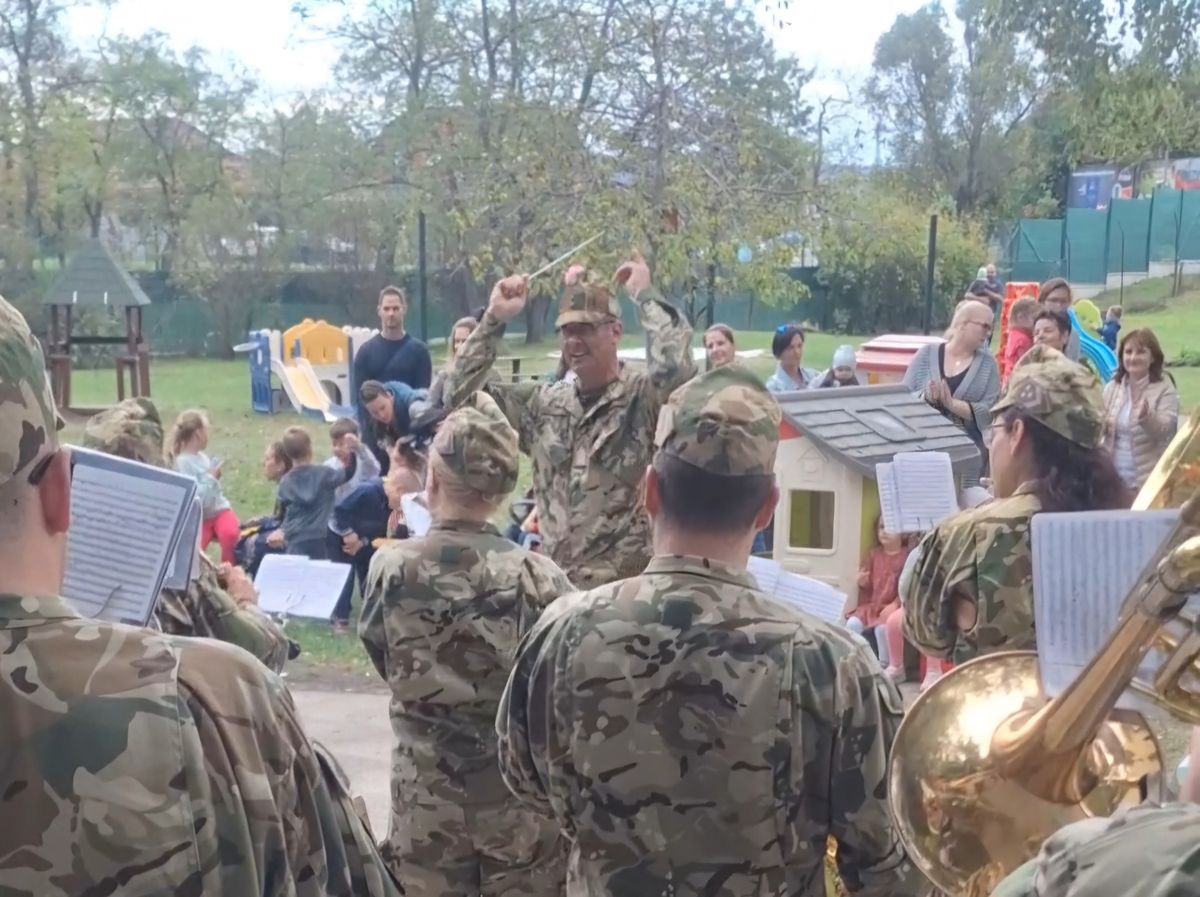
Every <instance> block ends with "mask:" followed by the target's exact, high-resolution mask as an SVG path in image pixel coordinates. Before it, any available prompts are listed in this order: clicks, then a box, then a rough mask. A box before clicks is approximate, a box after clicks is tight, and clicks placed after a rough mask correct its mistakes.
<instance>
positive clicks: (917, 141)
mask: <svg viewBox="0 0 1200 897" xmlns="http://www.w3.org/2000/svg"><path fill="white" fill-rule="evenodd" d="M985 11H986V10H985V7H983V6H982V4H981V3H979V2H977V0H962V2H960V3H959V5H958V10H957V12H958V17H959V19H960V21H961V22H962V47H963V49H962V52H961V53H960V52H959V50H958V49H957V47H956V44H955V39H954V37H953V36H952V35H951V33H950V25H949V22H948V20H947V17H946V14H945V12H944V10H943V8H942V6H941V4H939V3H931V4H929V5H927V6H924V7H922V8H921V9H919V10H917V11H916V12H915V13H912V14H911V15H900V16H897V18H896V21H895V23H894V24H893V26H892V28H891V29H890V30H889V31H887V32H886V33H885V34H883V35H882V36H881V37H880V38H879V41H878V43H877V44H876V47H875V60H874V73H873V76H872V78H871V80H870V82H869V84H868V88H867V99H868V101H869V102H870V103H871V105H872V106H873V107H874V108H875V110H876V112H877V114H878V115H879V116H880V118H881V119H882V120H883V121H884V122H885V124H886V125H887V127H888V129H889V130H890V132H891V134H892V146H893V152H894V154H895V157H896V159H897V161H898V162H899V163H900V164H901V165H902V166H903V167H905V168H906V169H907V170H908V171H909V172H910V173H911V174H912V175H913V179H914V183H922V182H925V183H927V182H928V181H929V180H930V179H932V180H933V181H934V182H935V183H937V184H939V185H940V186H941V187H943V188H944V189H945V191H946V192H947V193H949V194H950V195H952V196H953V197H954V199H955V203H956V207H957V210H958V211H959V212H961V213H970V212H973V211H974V210H975V209H976V208H977V207H978V206H979V205H980V203H981V202H985V201H994V199H995V196H996V194H997V193H998V192H999V191H1002V190H1003V189H1004V187H1005V184H1006V183H1007V180H1008V177H1009V175H1010V173H1011V170H1012V168H1013V166H1014V164H1015V163H1014V160H1013V159H1012V156H1011V153H1009V152H1008V146H1009V143H1010V142H1011V140H1012V139H1013V134H1014V132H1015V131H1016V129H1017V128H1018V126H1019V125H1020V124H1021V123H1022V122H1023V121H1024V120H1025V119H1026V117H1027V116H1028V115H1029V114H1030V112H1031V111H1032V110H1033V108H1034V104H1035V102H1036V100H1037V98H1038V96H1039V90H1040V82H1039V79H1038V77H1037V73H1036V72H1034V70H1033V69H1031V68H1030V67H1029V66H1028V65H1026V64H1025V63H1024V62H1023V61H1022V59H1021V57H1020V54H1019V53H1018V46H1017V42H1016V39H1015V38H1014V37H1012V36H1011V35H1006V34H1003V33H998V32H991V31H989V30H988V29H987V27H986V25H987V19H986V16H985Z"/></svg>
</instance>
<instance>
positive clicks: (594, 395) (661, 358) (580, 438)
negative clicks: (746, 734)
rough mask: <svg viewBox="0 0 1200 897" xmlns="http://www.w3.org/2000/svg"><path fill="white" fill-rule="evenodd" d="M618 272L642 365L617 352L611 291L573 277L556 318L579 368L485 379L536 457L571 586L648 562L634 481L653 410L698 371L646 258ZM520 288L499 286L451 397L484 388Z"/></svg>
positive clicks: (554, 552)
mask: <svg viewBox="0 0 1200 897" xmlns="http://www.w3.org/2000/svg"><path fill="white" fill-rule="evenodd" d="M616 280H617V283H618V284H619V285H623V287H624V289H625V291H626V292H627V293H628V295H629V296H630V297H632V298H633V300H634V302H635V304H636V306H637V311H638V316H639V318H640V319H641V323H642V327H643V328H644V329H645V331H646V343H647V349H646V355H647V357H646V363H645V364H644V365H625V364H622V363H621V361H620V360H619V359H618V357H617V349H618V348H619V345H620V341H621V335H622V333H623V329H622V325H621V306H620V303H619V301H618V300H617V297H616V295H615V294H614V292H613V290H612V289H611V288H610V287H609V286H608V285H605V284H598V283H590V282H587V281H586V280H576V281H575V282H574V283H572V284H571V285H569V286H568V287H567V289H566V291H565V292H564V293H563V296H562V301H561V304H560V305H559V311H558V318H557V319H556V321H555V327H556V328H558V332H559V340H560V342H561V345H562V350H563V357H564V359H565V361H566V365H567V367H568V368H569V370H570V372H572V373H573V374H574V375H575V376H574V377H571V378H569V379H564V380H559V381H558V382H555V383H534V382H530V383H515V384H496V385H491V386H487V390H488V392H489V393H490V394H491V395H492V396H493V397H494V398H495V399H496V401H497V402H498V403H499V405H500V408H501V409H502V410H503V411H504V414H505V416H506V417H507V418H508V420H509V422H510V423H511V424H512V425H513V427H514V428H515V429H516V431H517V433H518V435H519V436H520V445H521V450H522V451H524V452H526V453H528V454H529V455H530V457H532V459H533V497H534V500H535V501H536V503H537V511H538V525H539V527H540V529H541V533H542V537H543V539H544V545H545V549H546V552H547V553H548V554H549V555H550V557H552V558H553V559H554V562H555V563H557V564H558V565H559V566H560V567H561V568H562V569H563V570H564V571H566V573H567V575H568V576H570V577H571V581H572V582H573V583H575V585H576V586H578V587H579V588H591V587H593V586H597V585H602V584H603V583H606V582H612V581H613V580H616V579H621V578H624V577H627V576H632V575H634V574H637V573H641V572H642V569H643V568H644V567H645V566H646V562H647V561H648V560H649V559H650V532H649V521H648V519H647V518H646V514H645V511H644V509H643V508H642V506H641V502H640V501H639V496H638V490H639V488H640V485H641V480H642V474H643V472H644V471H645V469H646V465H647V464H648V463H649V462H650V456H651V454H652V453H653V436H654V425H655V423H656V422H657V420H658V410H659V408H661V407H662V403H663V401H664V400H665V399H666V397H667V396H668V395H669V394H670V392H671V390H672V389H674V388H675V387H676V386H678V385H679V384H680V383H683V382H684V381H685V380H688V379H690V378H691V377H692V376H693V375H694V374H695V372H696V366H695V364H694V362H693V361H692V348H691V345H692V328H691V326H690V325H689V324H688V323H687V320H686V319H685V318H684V317H683V316H682V315H681V314H680V313H679V311H678V310H677V309H675V308H673V307H672V306H671V305H670V304H668V303H667V302H666V301H665V300H664V299H663V298H662V296H661V295H659V293H658V291H657V290H655V289H654V288H653V287H652V286H651V284H650V270H649V268H647V267H646V264H645V262H644V261H642V260H641V258H640V257H636V258H635V259H634V260H633V261H631V262H627V263H626V264H624V265H622V266H621V267H620V269H618V271H617V277H616ZM528 289H529V285H528V282H527V279H526V278H524V277H508V278H505V279H504V280H501V281H500V282H499V283H497V284H496V287H495V289H493V291H492V296H491V301H490V304H489V306H488V309H487V311H486V312H485V313H484V316H483V320H482V321H481V322H480V324H479V326H478V327H477V328H476V329H475V332H474V333H472V334H471V336H470V337H468V339H467V341H466V342H465V343H464V344H463V345H462V347H461V348H460V349H459V352H458V355H457V356H456V358H455V360H454V367H453V370H452V372H451V374H450V377H449V380H450V385H451V388H450V390H449V404H451V405H452V406H456V405H458V404H459V403H461V402H462V401H463V399H465V398H466V396H468V395H470V394H471V393H472V392H473V391H475V390H477V389H481V388H484V386H485V378H486V377H487V376H488V372H489V371H490V370H491V367H492V363H493V362H494V361H495V360H496V353H497V352H498V351H499V348H500V345H501V337H502V336H503V334H504V327H505V325H506V324H507V323H508V322H509V321H511V320H512V319H513V318H515V317H516V316H517V315H518V314H520V312H521V310H522V309H523V308H524V306H525V298H526V295H527V292H528Z"/></svg>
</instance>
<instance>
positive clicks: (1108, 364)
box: [1067, 308, 1117, 383]
mask: <svg viewBox="0 0 1200 897" xmlns="http://www.w3.org/2000/svg"><path fill="white" fill-rule="evenodd" d="M1067 314H1069V315H1070V316H1071V325H1072V326H1073V327H1074V328H1075V332H1076V333H1078V334H1079V354H1080V355H1082V356H1083V357H1084V358H1086V359H1087V360H1088V361H1089V362H1091V365H1092V368H1093V369H1094V370H1095V371H1096V373H1097V374H1098V375H1099V377H1100V379H1101V380H1103V381H1104V382H1105V383H1107V382H1108V381H1109V380H1111V379H1112V378H1113V376H1114V375H1115V374H1116V373H1117V354H1116V353H1115V352H1113V350H1112V349H1110V348H1108V346H1106V345H1105V344H1104V341H1103V340H1101V339H1100V338H1099V337H1098V336H1096V335H1095V334H1092V333H1088V331H1087V328H1085V327H1084V326H1083V325H1082V324H1080V323H1079V318H1078V317H1076V315H1075V309H1073V308H1072V309H1069V310H1068V312H1067Z"/></svg>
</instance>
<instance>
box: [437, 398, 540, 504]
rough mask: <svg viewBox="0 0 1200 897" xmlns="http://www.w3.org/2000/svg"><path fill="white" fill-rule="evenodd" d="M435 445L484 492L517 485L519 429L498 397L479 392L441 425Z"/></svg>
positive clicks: (464, 477) (500, 492)
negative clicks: (513, 426)
mask: <svg viewBox="0 0 1200 897" xmlns="http://www.w3.org/2000/svg"><path fill="white" fill-rule="evenodd" d="M433 449H434V451H436V452H437V453H438V455H439V456H440V457H441V459H442V462H443V463H444V464H445V465H446V466H447V467H448V468H450V470H451V471H452V472H453V473H454V474H456V475H457V476H458V477H459V479H461V480H462V481H463V482H464V483H465V484H466V485H468V486H470V487H471V488H472V489H474V490H476V491H477V492H480V493H483V494H484V495H506V494H508V493H509V492H512V491H513V489H514V488H515V487H516V485H517V468H518V466H519V464H520V454H519V448H518V445H517V431H516V430H514V429H513V428H512V425H511V424H509V422H508V419H507V418H505V416H504V412H502V411H501V410H500V406H498V405H497V404H496V401H495V400H494V399H493V398H492V397H491V396H489V395H488V394H487V393H484V392H476V393H474V394H472V396H471V398H470V399H469V400H468V401H467V403H466V404H465V405H462V406H461V407H459V408H456V409H455V410H454V411H452V412H451V413H450V414H449V415H447V416H446V419H445V420H444V421H442V425H441V427H439V428H438V431H437V435H436V436H435V437H434V438H433Z"/></svg>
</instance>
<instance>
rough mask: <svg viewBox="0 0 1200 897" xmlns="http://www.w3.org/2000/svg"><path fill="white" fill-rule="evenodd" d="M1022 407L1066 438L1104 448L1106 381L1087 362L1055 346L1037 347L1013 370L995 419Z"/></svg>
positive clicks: (994, 416)
mask: <svg viewBox="0 0 1200 897" xmlns="http://www.w3.org/2000/svg"><path fill="white" fill-rule="evenodd" d="M1008 408H1019V409H1020V410H1021V411H1023V412H1024V413H1025V414H1027V415H1029V416H1030V417H1032V418H1033V419H1034V420H1036V421H1037V422H1038V423H1040V424H1041V425H1042V426H1044V427H1047V428H1048V429H1050V430H1053V431H1054V432H1055V433H1057V434H1058V435H1059V436H1061V437H1062V438H1063V439H1066V440H1069V441H1070V442H1074V443H1076V444H1077V445H1081V446H1083V447H1084V448H1095V447H1096V446H1098V445H1099V444H1100V431H1101V426H1102V424H1103V422H1104V399H1103V393H1102V391H1101V387H1100V381H1099V380H1098V379H1097V378H1096V375H1095V374H1093V373H1092V372H1091V371H1089V370H1088V369H1087V368H1085V367H1084V366H1083V365H1081V364H1077V363H1076V362H1074V361H1071V360H1070V359H1069V358H1067V356H1065V355H1063V354H1062V353H1061V352H1059V351H1058V350H1057V349H1054V348H1051V347H1050V346H1034V347H1033V348H1032V349H1030V350H1029V351H1028V352H1026V353H1025V354H1024V355H1022V356H1021V360H1020V361H1019V362H1018V363H1017V366H1016V367H1015V368H1013V372H1012V377H1011V378H1010V379H1009V381H1008V389H1007V390H1006V391H1005V393H1004V395H1002V396H1001V397H1000V401H999V402H997V403H996V404H995V405H993V406H992V420H998V419H999V417H998V416H999V414H1000V413H1001V412H1002V411H1004V410H1006V409H1008Z"/></svg>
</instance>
